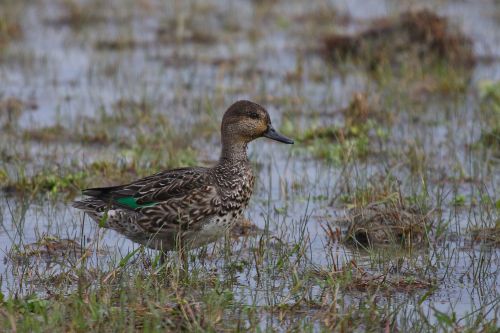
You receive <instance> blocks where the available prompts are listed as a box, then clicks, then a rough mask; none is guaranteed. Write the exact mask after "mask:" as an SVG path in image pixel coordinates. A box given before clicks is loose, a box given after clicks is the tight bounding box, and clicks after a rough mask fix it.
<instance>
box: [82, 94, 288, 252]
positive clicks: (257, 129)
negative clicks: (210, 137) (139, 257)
mask: <svg viewBox="0 0 500 333" xmlns="http://www.w3.org/2000/svg"><path fill="white" fill-rule="evenodd" d="M261 137H265V138H268V139H271V140H275V141H278V142H281V143H285V144H293V143H294V141H293V140H292V139H290V138H288V137H286V136H284V135H282V134H280V133H278V132H277V131H276V130H275V129H274V127H273V126H272V124H271V119H270V117H269V113H268V112H267V110H266V109H265V108H264V107H262V106H261V105H259V104H257V103H254V102H251V101H247V100H241V101H237V102H235V103H234V104H232V105H231V106H230V107H229V108H228V109H227V110H226V112H225V113H224V116H223V118H222V124H221V143H222V149H221V153H220V158H219V160H218V162H217V163H216V164H215V165H214V166H212V167H184V168H178V169H171V170H165V171H161V172H158V173H156V174H153V175H151V176H147V177H145V178H142V179H138V180H136V181H133V182H131V183H128V184H123V185H118V186H111V187H96V188H89V189H85V190H83V191H82V194H83V195H84V196H85V198H84V199H82V200H77V201H74V202H73V207H74V208H77V209H79V210H82V211H83V212H85V213H86V214H88V215H89V216H90V217H91V218H92V219H93V220H94V221H95V222H97V223H98V224H99V226H101V227H104V228H107V229H112V230H114V231H116V232H118V233H119V234H121V235H123V236H125V237H126V238H128V239H129V240H131V241H133V242H135V243H138V244H141V245H143V246H145V247H148V248H151V249H155V250H159V251H161V252H162V254H165V253H166V252H167V251H172V250H174V251H175V250H179V249H180V248H182V249H193V248H198V247H201V246H204V245H207V244H209V243H212V242H215V241H216V240H218V239H219V238H221V237H222V236H223V235H224V234H225V232H226V231H227V230H228V229H230V228H231V227H232V226H233V225H234V224H235V223H236V222H237V221H238V220H239V219H240V218H242V215H243V213H244V211H245V209H246V208H247V206H248V203H249V201H250V198H251V196H252V192H253V187H254V181H255V177H254V173H253V170H252V166H251V164H250V161H249V159H248V155H247V145H248V144H249V143H250V142H252V141H254V140H256V139H258V138H261Z"/></svg>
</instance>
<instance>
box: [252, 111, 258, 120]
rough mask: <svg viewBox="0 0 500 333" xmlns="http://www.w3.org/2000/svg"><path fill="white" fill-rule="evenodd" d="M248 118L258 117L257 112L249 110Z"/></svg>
mask: <svg viewBox="0 0 500 333" xmlns="http://www.w3.org/2000/svg"><path fill="white" fill-rule="evenodd" d="M250 118H253V119H259V113H258V112H250Z"/></svg>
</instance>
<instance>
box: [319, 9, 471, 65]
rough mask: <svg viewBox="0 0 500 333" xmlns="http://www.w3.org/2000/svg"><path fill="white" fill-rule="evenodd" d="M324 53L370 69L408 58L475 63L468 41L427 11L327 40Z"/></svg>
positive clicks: (409, 13) (375, 23)
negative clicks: (351, 59) (362, 62)
mask: <svg viewBox="0 0 500 333" xmlns="http://www.w3.org/2000/svg"><path fill="white" fill-rule="evenodd" d="M324 52H325V53H326V54H327V55H328V56H329V57H333V58H334V59H345V58H348V57H354V58H361V59H363V60H365V61H368V63H369V64H370V65H369V67H372V68H374V67H376V66H377V65H379V64H381V63H385V62H389V63H401V62H404V61H407V60H408V55H410V54H411V55H412V56H414V57H412V58H413V59H415V60H417V61H418V60H419V61H421V62H426V61H430V62H433V61H445V62H447V63H449V64H455V65H460V66H470V65H471V64H473V63H474V54H473V53H472V42H471V40H470V39H469V38H467V37H466V36H465V35H464V34H463V33H462V32H460V30H458V29H456V28H455V27H453V26H451V24H450V23H449V22H448V20H447V19H446V18H444V17H442V16H439V15H437V14H434V13H433V12H431V11H429V10H420V11H410V12H405V13H402V14H400V15H399V16H397V17H392V18H383V19H378V20H374V21H373V22H372V23H371V25H370V27H369V28H367V29H366V30H364V31H361V32H359V33H357V34H354V35H339V34H332V35H329V36H326V37H325V38H324Z"/></svg>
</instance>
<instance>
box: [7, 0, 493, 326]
mask: <svg viewBox="0 0 500 333" xmlns="http://www.w3.org/2000/svg"><path fill="white" fill-rule="evenodd" d="M474 5H475V4H473V3H469V2H464V3H460V4H458V3H457V2H452V1H442V2H439V4H438V3H436V4H435V5H433V6H432V7H428V8H427V9H420V10H414V9H409V8H406V7H407V6H406V5H403V4H397V5H394V8H392V7H391V6H392V5H387V4H385V3H384V4H382V2H380V3H379V2H377V1H375V2H374V3H372V4H371V5H370V6H374V10H373V13H372V12H371V11H370V12H368V11H367V8H365V4H363V5H361V6H359V5H357V4H356V2H353V3H352V4H351V3H350V4H349V6H348V7H349V12H342V8H343V7H345V6H342V5H339V6H338V7H337V3H336V1H333V3H326V2H322V1H312V2H310V3H308V5H307V6H306V5H304V4H303V3H302V2H300V1H292V2H289V1H237V2H236V3H231V4H221V3H220V2H217V1H212V0H203V1H197V2H195V3H192V2H171V1H163V2H155V1H141V2H132V3H127V5H126V6H124V4H123V3H121V2H119V1H115V0H113V1H106V2H102V1H94V0H90V1H81V0H64V1H57V2H47V1H24V0H21V1H11V0H8V1H3V2H1V3H0V79H1V81H2V83H4V84H3V85H1V87H0V189H1V191H0V244H2V248H1V250H2V251H3V254H4V255H3V258H2V260H0V327H1V329H0V330H7V331H15V332H66V331H75V332H82V331H105V332H107V331H109V332H112V331H131V332H135V331H147V332H165V331H189V332H191V331H195V332H205V331H206V332H213V331H255V332H262V331H306V332H320V331H325V332H330V331H334V332H351V331H359V332H365V331H366V332H381V331H382V332H428V331H434V332H477V331H481V332H497V331H498V326H499V320H500V289H499V287H498V286H499V285H500V284H499V281H498V279H499V274H498V267H499V266H500V247H499V235H500V233H499V230H500V229H499V225H500V224H499V222H498V221H499V220H498V219H499V217H498V216H499V212H500V198H499V197H498V184H499V183H500V179H499V177H500V175H499V173H498V171H497V170H498V163H499V160H498V158H499V141H498V138H499V127H498V126H499V125H498V124H499V122H498V119H499V115H500V89H499V84H498V82H500V77H499V76H498V66H499V63H498V61H497V60H495V55H496V57H498V52H499V50H498V43H497V39H498V36H497V35H498V33H496V32H495V31H500V29H496V30H495V29H494V28H498V24H500V21H498V20H496V21H495V18H494V17H493V15H492V16H491V17H490V16H485V13H484V12H483V11H477V10H475V9H476V7H474ZM385 6H389V7H391V8H385ZM434 7H435V8H434ZM382 9H383V10H382ZM461 10H463V11H466V12H467V15H461V14H460V13H461V12H460V11H461ZM381 13H382V14H381ZM384 13H385V14H384ZM437 13H439V14H437ZM445 13H446V14H445ZM381 15H382V17H381ZM383 15H385V17H384V16H383ZM255 22H259V24H255ZM471 27H473V29H471ZM491 36H493V37H496V39H495V38H492V37H491ZM318 45H319V48H318ZM478 46H479V47H478ZM490 49H491V52H492V53H493V54H492V55H491V56H489V54H483V53H484V52H485V51H484V50H490ZM311 50H313V52H311ZM318 50H319V52H318ZM482 52H483V53H482ZM485 59H489V60H488V61H485ZM242 98H244V99H249V100H253V101H255V102H258V103H260V104H262V105H263V106H265V107H266V108H267V109H268V110H269V113H270V115H271V117H272V118H273V124H275V125H276V126H277V127H278V126H279V128H280V132H283V134H285V135H287V136H289V137H291V138H293V139H294V140H295V145H294V146H293V149H291V150H288V149H283V148H282V147H281V146H279V145H274V144H272V143H269V142H267V143H266V144H263V142H262V141H261V140H265V139H259V140H256V141H255V142H253V143H252V144H250V145H249V153H250V160H251V161H252V163H254V169H255V174H256V176H257V179H256V185H255V190H254V197H253V198H252V201H251V203H250V205H249V208H248V212H247V215H246V217H245V219H242V220H241V221H239V223H238V224H237V225H236V226H235V227H234V228H233V229H232V230H231V232H230V233H228V234H227V235H225V237H223V238H222V239H221V240H220V241H218V242H216V243H214V244H211V245H209V246H206V247H203V248H200V249H196V250H192V251H190V252H189V253H188V255H187V259H186V260H187V261H188V263H189V271H188V274H185V272H183V260H184V258H181V256H180V255H179V254H178V253H176V252H172V253H169V254H168V256H167V260H166V261H165V262H164V263H163V264H162V263H161V260H160V259H161V258H160V255H159V254H158V253H157V252H155V251H152V250H148V249H145V248H144V247H140V246H137V245H134V244H133V243H131V242H129V241H127V240H125V239H123V238H122V237H119V236H117V234H115V233H113V232H112V231H109V230H108V231H107V230H105V229H101V228H99V226H98V225H97V224H95V223H93V222H92V221H91V220H90V219H89V218H88V217H87V216H85V215H83V214H80V213H79V212H77V211H75V210H74V209H72V208H71V207H69V204H68V202H69V201H70V200H73V199H74V198H75V197H76V196H78V195H79V193H80V191H81V189H83V188H87V187H94V186H112V185H115V184H123V183H126V182H129V181H132V180H134V179H137V178H139V177H144V176H147V175H150V174H153V173H155V172H158V171H161V170H164V169H168V168H176V167H183V166H193V165H199V166H207V165H212V164H213V163H214V162H215V161H216V159H217V158H218V156H219V148H218V147H219V143H220V142H219V140H220V138H219V131H220V128H219V126H220V125H219V124H220V120H221V119H220V118H221V117H222V113H223V111H224V109H225V108H226V107H227V106H228V105H230V104H231V103H232V102H234V101H235V100H237V99H242Z"/></svg>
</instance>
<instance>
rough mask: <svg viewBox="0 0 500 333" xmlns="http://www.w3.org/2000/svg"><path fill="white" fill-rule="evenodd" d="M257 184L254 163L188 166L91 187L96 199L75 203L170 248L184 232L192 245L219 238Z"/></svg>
mask: <svg viewBox="0 0 500 333" xmlns="http://www.w3.org/2000/svg"><path fill="white" fill-rule="evenodd" d="M252 188H253V175H252V171H251V168H250V166H249V165H248V163H243V164H240V163H235V164H234V165H231V166H230V165H218V166H216V167H214V168H182V169H174V170H168V171H164V172H160V173H157V174H155V175H152V176H149V177H146V178H143V179H140V180H137V181H135V182H133V183H130V184H126V185H121V186H114V187H105V188H93V189H88V190H85V191H84V192H83V193H84V194H85V195H88V196H90V197H91V198H88V199H84V200H82V201H77V202H75V203H74V206H75V207H76V208H80V209H83V210H84V211H86V212H88V213H89V215H90V216H91V217H92V218H93V219H94V220H96V221H99V222H100V223H101V225H103V226H104V227H107V228H111V229H114V230H116V231H118V232H120V233H122V234H124V235H125V236H126V237H128V238H130V239H131V240H133V241H136V242H139V243H141V244H144V245H146V246H149V247H152V248H156V249H163V250H170V249H174V248H175V246H176V239H177V238H178V236H182V238H183V239H184V240H185V242H186V244H187V245H188V246H190V247H197V246H201V245H203V244H206V243H209V242H212V241H215V240H216V239H217V238H218V237H220V235H221V234H223V231H224V229H227V228H228V227H229V226H230V225H231V223H233V222H234V221H236V220H237V219H239V218H240V217H241V214H242V213H243V210H244V209H245V208H246V206H247V204H248V201H249V199H250V196H251V193H252ZM189 243H191V244H189Z"/></svg>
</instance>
